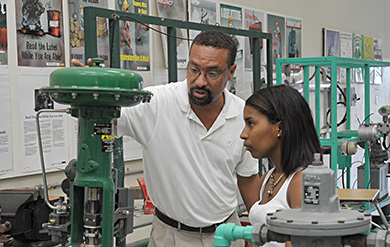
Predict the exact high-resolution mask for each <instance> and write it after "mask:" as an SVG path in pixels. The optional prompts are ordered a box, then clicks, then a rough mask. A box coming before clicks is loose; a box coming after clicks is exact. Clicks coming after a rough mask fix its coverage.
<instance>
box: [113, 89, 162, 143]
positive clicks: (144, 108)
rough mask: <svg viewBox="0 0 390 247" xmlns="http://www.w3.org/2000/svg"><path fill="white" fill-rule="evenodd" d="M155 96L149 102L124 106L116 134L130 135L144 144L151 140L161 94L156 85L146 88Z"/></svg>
mask: <svg viewBox="0 0 390 247" xmlns="http://www.w3.org/2000/svg"><path fill="white" fill-rule="evenodd" d="M145 90H148V91H151V92H152V93H153V96H152V98H151V100H150V102H149V103H140V104H138V105H136V106H132V107H123V108H122V109H121V116H120V118H118V120H117V126H116V131H115V134H116V136H117V137H118V136H124V135H126V136H130V137H131V138H133V139H134V140H136V141H137V142H138V143H140V144H141V145H142V146H146V145H147V144H148V143H149V141H150V140H151V138H152V136H153V133H154V130H155V127H156V124H157V119H158V108H159V103H158V102H159V99H158V98H159V96H158V93H156V91H157V90H156V89H155V88H154V87H150V88H145Z"/></svg>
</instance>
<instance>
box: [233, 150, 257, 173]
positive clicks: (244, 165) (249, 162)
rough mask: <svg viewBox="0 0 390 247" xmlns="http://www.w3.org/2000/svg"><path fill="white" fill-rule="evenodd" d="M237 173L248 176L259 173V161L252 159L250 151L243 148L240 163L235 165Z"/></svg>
mask: <svg viewBox="0 0 390 247" xmlns="http://www.w3.org/2000/svg"><path fill="white" fill-rule="evenodd" d="M236 170H237V174H238V175H240V176H242V177H250V176H252V175H254V174H258V173H259V161H258V160H257V159H254V158H253V157H252V155H251V154H250V152H247V151H246V150H245V149H243V154H242V158H241V161H240V163H239V164H238V165H237V168H236Z"/></svg>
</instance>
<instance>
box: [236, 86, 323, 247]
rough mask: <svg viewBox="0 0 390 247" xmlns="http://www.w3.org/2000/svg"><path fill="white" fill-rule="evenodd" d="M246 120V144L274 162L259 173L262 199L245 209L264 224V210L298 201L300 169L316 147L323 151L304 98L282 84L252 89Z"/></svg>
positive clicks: (255, 221)
mask: <svg viewBox="0 0 390 247" xmlns="http://www.w3.org/2000/svg"><path fill="white" fill-rule="evenodd" d="M244 120H245V127H244V130H243V131H242V133H241V136H240V137H241V138H242V139H244V141H245V142H244V145H245V146H246V149H247V150H248V151H249V152H251V154H252V156H253V157H254V158H258V159H262V158H267V159H268V161H269V164H272V165H273V168H272V169H270V170H269V171H268V172H267V173H266V174H264V175H263V176H262V177H261V180H260V185H261V186H260V188H259V195H260V200H259V201H257V202H256V203H254V204H253V206H252V207H251V209H250V211H249V220H250V222H251V224H252V225H254V224H265V223H266V215H267V213H269V212H275V211H276V210H277V209H282V210H283V209H291V208H295V207H300V206H301V201H302V169H304V168H305V167H307V166H308V165H309V164H311V162H312V161H313V154H314V153H321V147H320V141H319V139H318V135H317V132H316V128H315V126H314V122H313V117H312V115H311V111H310V108H309V105H308V104H307V102H306V100H305V98H304V97H303V96H302V95H301V94H300V93H299V92H298V91H297V90H295V89H294V88H291V87H289V86H286V85H281V86H273V87H268V88H264V89H260V90H259V91H257V92H255V93H254V94H253V95H252V96H251V97H249V98H248V99H247V101H246V104H245V108H244ZM264 246H267V247H268V246H291V243H286V244H284V243H267V244H266V245H264Z"/></svg>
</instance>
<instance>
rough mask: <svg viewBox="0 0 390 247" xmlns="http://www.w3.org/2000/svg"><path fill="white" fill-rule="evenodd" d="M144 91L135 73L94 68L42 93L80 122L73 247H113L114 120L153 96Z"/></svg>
mask: <svg viewBox="0 0 390 247" xmlns="http://www.w3.org/2000/svg"><path fill="white" fill-rule="evenodd" d="M92 62H93V63H95V64H97V65H98V64H99V63H102V62H103V60H102V59H93V61H92ZM142 85H143V81H142V77H141V76H140V75H138V74H136V73H134V72H131V71H128V70H120V69H112V68H102V67H100V66H94V67H77V68H64V69H59V70H56V71H54V72H53V73H51V75H50V86H49V87H44V88H41V92H42V93H48V94H49V95H50V96H51V98H52V99H53V100H54V101H55V102H57V103H60V104H69V105H70V106H71V109H70V114H71V115H72V116H73V117H76V118H78V143H77V161H76V162H75V163H74V164H73V168H74V169H75V170H76V177H75V179H74V186H73V193H72V198H71V200H72V219H71V244H72V246H102V247H112V246H114V245H113V236H114V203H115V185H114V179H113V175H112V152H113V150H114V141H115V138H114V135H113V127H112V126H113V120H114V119H115V118H119V117H120V107H130V106H134V105H137V104H138V103H140V102H145V101H149V100H150V98H151V96H152V93H151V92H148V91H144V90H142Z"/></svg>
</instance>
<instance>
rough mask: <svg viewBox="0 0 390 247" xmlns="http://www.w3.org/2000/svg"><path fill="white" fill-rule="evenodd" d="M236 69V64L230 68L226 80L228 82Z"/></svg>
mask: <svg viewBox="0 0 390 247" xmlns="http://www.w3.org/2000/svg"><path fill="white" fill-rule="evenodd" d="M236 69H237V64H233V65H232V66H231V67H230V68H229V71H228V73H229V76H228V80H229V81H230V80H231V79H232V78H233V76H234V73H235V72H236Z"/></svg>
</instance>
